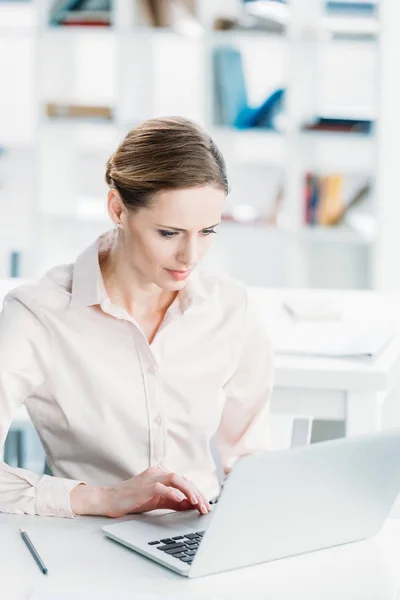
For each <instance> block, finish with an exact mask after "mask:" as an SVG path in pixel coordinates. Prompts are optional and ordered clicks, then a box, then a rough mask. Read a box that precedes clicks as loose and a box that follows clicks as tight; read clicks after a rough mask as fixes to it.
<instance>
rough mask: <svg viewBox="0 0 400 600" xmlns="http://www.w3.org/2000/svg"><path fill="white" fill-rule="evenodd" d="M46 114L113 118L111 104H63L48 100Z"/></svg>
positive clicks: (54, 116) (61, 116)
mask: <svg viewBox="0 0 400 600" xmlns="http://www.w3.org/2000/svg"><path fill="white" fill-rule="evenodd" d="M46 114H47V116H48V117H52V118H57V117H58V118H67V119H72V118H83V119H102V120H107V121H109V120H111V119H112V118H113V111H112V108H111V107H109V106H89V105H84V104H63V103H60V102H48V103H47V104H46Z"/></svg>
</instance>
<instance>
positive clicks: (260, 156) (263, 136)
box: [210, 127, 286, 166]
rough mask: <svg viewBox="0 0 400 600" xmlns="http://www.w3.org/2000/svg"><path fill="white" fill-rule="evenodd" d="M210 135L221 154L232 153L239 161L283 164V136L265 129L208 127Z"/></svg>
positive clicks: (272, 164) (274, 164) (273, 164)
mask: <svg viewBox="0 0 400 600" xmlns="http://www.w3.org/2000/svg"><path fill="white" fill-rule="evenodd" d="M210 135H211V137H212V138H213V139H214V141H215V142H216V144H217V145H218V146H219V147H220V149H221V151H222V152H223V154H225V155H228V154H231V155H233V158H234V160H237V161H238V162H240V163H244V164H245V163H251V164H264V165H265V164H270V165H271V166H283V163H284V160H285V146H286V144H285V136H284V135H283V134H281V133H278V132H276V131H268V130H267V129H243V130H240V129H234V128H233V127H213V128H210Z"/></svg>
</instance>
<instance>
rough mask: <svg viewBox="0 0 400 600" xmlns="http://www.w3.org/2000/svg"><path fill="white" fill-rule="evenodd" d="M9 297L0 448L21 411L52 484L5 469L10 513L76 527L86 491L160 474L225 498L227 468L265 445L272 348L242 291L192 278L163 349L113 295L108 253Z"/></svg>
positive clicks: (0, 346) (97, 246)
mask: <svg viewBox="0 0 400 600" xmlns="http://www.w3.org/2000/svg"><path fill="white" fill-rule="evenodd" d="M114 235H115V233H114V232H113V231H111V232H107V233H105V234H103V236H101V237H100V238H99V239H98V240H97V241H96V243H94V244H93V245H91V246H90V247H89V248H87V249H86V250H85V251H84V252H83V253H82V254H81V255H80V256H79V257H78V259H77V261H76V263H75V264H71V265H63V266H58V267H55V268H54V269H52V270H51V271H49V272H48V273H47V274H46V275H45V276H44V277H43V279H41V280H40V281H39V282H37V283H33V284H27V285H24V286H21V287H19V288H16V289H15V290H13V291H12V292H10V293H9V294H8V296H7V297H6V299H5V301H4V306H3V311H2V313H1V314H0V444H1V445H3V444H4V441H5V438H6V435H7V431H8V429H9V426H10V422H11V419H12V414H13V411H15V410H16V409H17V407H19V406H20V405H21V404H25V405H26V407H27V410H28V412H29V415H30V417H31V419H32V421H33V424H34V426H35V427H36V430H37V432H38V434H39V436H40V439H41V441H42V443H43V446H44V449H45V452H46V455H47V461H48V464H49V466H50V469H51V471H52V473H53V474H54V476H53V477H51V476H49V475H41V476H40V475H37V474H35V473H32V472H30V471H27V470H25V469H18V468H11V467H9V466H8V465H6V464H5V463H0V511H3V512H9V513H28V514H38V515H57V516H65V517H73V516H74V515H73V513H72V511H71V506H70V500H69V496H70V491H71V489H72V488H74V487H75V486H76V485H78V484H79V483H80V482H86V483H88V484H89V485H102V486H105V485H110V484H115V483H117V482H121V481H124V480H126V479H128V478H130V477H133V476H135V475H137V474H139V473H140V472H142V471H143V470H145V469H146V468H148V467H150V466H153V465H162V466H163V467H164V468H165V469H168V470H169V471H174V472H176V473H178V474H180V475H183V476H186V477H188V478H190V479H192V480H193V482H194V483H195V484H196V486H197V487H198V488H199V489H200V490H201V491H202V492H204V494H205V495H206V496H207V497H208V499H211V498H212V497H214V496H215V495H216V494H217V493H218V482H217V476H216V467H215V464H214V462H213V459H212V455H211V452H210V439H211V438H212V437H213V435H214V434H215V433H217V439H218V445H219V450H220V455H221V458H222V463H223V466H224V468H225V469H226V470H229V468H231V466H232V465H233V463H234V461H235V460H237V458H238V457H240V456H242V455H243V454H247V453H251V452H255V451H258V450H265V449H267V448H269V434H268V409H269V399H270V395H271V390H272V383H273V362H272V353H271V348H270V344H269V342H268V339H267V335H266V332H265V329H264V326H263V324H262V321H261V320H260V318H259V317H258V316H257V313H256V310H255V308H254V307H253V306H252V305H251V304H250V303H249V296H248V291H247V288H246V286H245V285H243V284H241V283H237V282H234V281H231V280H229V279H226V278H221V277H219V276H214V275H209V274H204V273H201V272H200V271H195V272H194V273H192V274H191V276H190V277H189V279H188V281H187V284H186V286H185V288H183V290H181V292H179V294H178V296H177V298H176V299H175V301H174V302H173V304H172V305H171V306H170V308H169V309H168V311H167V313H166V316H165V319H164V321H163V322H162V324H161V327H160V329H159V330H158V332H157V334H156V336H155V338H154V340H153V342H152V343H151V345H149V343H148V341H147V339H146V336H145V335H144V333H143V331H142V330H141V328H140V327H139V325H138V324H137V323H136V322H135V320H134V319H133V317H132V316H131V315H130V314H128V313H127V312H126V311H125V310H124V309H122V308H121V307H119V306H115V305H114V304H112V302H111V300H110V299H109V297H108V296H107V293H106V291H105V287H104V283H103V279H102V275H101V271H100V267H99V253H100V252H107V251H108V250H109V248H110V247H111V244H112V243H113V240H114V238H113V236H114Z"/></svg>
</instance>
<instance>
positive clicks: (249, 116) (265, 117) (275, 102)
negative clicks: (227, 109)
mask: <svg viewBox="0 0 400 600" xmlns="http://www.w3.org/2000/svg"><path fill="white" fill-rule="evenodd" d="M284 98H285V90H284V89H283V88H279V89H277V90H275V91H274V92H272V94H271V95H270V96H268V98H267V99H266V100H265V101H264V102H263V103H262V104H261V105H260V106H259V107H257V108H254V107H253V108H252V107H250V106H247V107H246V108H244V109H242V110H241V111H240V113H239V114H238V116H237V118H236V120H235V123H234V125H235V127H237V128H238V129H248V128H249V127H263V128H266V129H276V127H275V117H276V116H277V115H278V114H280V113H281V112H282V111H283V108H284V107H283V104H284Z"/></svg>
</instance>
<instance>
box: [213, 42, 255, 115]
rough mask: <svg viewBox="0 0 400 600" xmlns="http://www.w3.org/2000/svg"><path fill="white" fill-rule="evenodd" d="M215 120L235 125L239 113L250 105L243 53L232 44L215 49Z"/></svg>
mask: <svg viewBox="0 0 400 600" xmlns="http://www.w3.org/2000/svg"><path fill="white" fill-rule="evenodd" d="M212 58H213V67H214V69H213V71H214V89H215V113H216V115H215V120H216V122H217V123H218V124H219V125H227V126H234V125H235V122H236V119H237V117H238V115H239V114H240V113H241V112H243V111H245V110H246V109H247V107H248V101H247V90H246V82H245V76H244V70H243V61H242V55H241V52H240V51H239V50H237V49H236V48H233V47H232V46H217V47H216V48H214V50H213V55H212Z"/></svg>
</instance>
